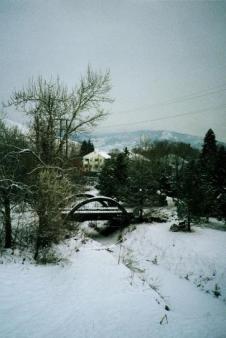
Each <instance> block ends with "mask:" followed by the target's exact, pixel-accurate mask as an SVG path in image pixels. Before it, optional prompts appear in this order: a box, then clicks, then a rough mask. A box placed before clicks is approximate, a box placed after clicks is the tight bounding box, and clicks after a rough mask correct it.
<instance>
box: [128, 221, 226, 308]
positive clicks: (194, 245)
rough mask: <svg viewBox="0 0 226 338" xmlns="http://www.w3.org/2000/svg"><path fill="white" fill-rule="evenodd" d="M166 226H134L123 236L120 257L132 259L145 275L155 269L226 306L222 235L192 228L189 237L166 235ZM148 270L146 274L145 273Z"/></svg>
mask: <svg viewBox="0 0 226 338" xmlns="http://www.w3.org/2000/svg"><path fill="white" fill-rule="evenodd" d="M169 226H170V223H164V224H159V223H152V224H143V225H139V226H137V229H136V230H135V231H133V232H131V233H127V235H126V236H125V241H124V243H123V246H122V256H123V255H125V257H126V256H127V255H132V256H133V258H134V259H135V261H137V262H138V264H139V265H140V266H142V268H145V271H146V273H147V274H150V275H153V273H154V271H153V269H155V268H156V267H157V275H158V272H159V270H160V269H163V270H164V271H165V273H167V272H170V273H171V274H174V275H176V276H178V277H179V278H184V279H186V280H188V281H191V282H192V283H194V284H195V285H196V286H197V287H199V288H200V289H201V290H203V291H205V292H207V293H210V294H213V295H214V293H215V291H216V290H215V289H216V288H217V289H218V290H219V292H220V297H219V299H221V300H222V301H224V302H225V303H226V249H225V245H226V232H222V231H217V230H212V229H202V228H200V227H193V231H192V232H191V233H180V232H178V233H173V232H169ZM149 270H150V271H149Z"/></svg>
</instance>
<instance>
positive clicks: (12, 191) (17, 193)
mask: <svg viewBox="0 0 226 338" xmlns="http://www.w3.org/2000/svg"><path fill="white" fill-rule="evenodd" d="M26 146H27V143H26V140H25V137H24V135H22V134H21V132H20V131H19V130H18V129H17V128H7V127H6V126H5V124H4V123H3V122H2V121H1V120H0V213H1V214H2V215H3V226H4V233H5V240H4V246H5V248H10V247H11V246H12V224H11V223H12V222H11V210H12V208H13V207H14V206H15V205H18V204H19V203H21V201H23V200H25V196H27V195H28V187H27V186H26V184H25V183H24V177H25V173H26V168H25V163H24V161H21V157H19V155H18V154H19V151H15V149H18V147H21V148H25V147H26Z"/></svg>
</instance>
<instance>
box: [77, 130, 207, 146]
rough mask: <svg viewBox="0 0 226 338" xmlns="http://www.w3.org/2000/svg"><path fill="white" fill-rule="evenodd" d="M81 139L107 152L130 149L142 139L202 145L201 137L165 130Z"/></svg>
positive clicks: (95, 134)
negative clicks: (87, 140)
mask: <svg viewBox="0 0 226 338" xmlns="http://www.w3.org/2000/svg"><path fill="white" fill-rule="evenodd" d="M81 138H82V139H83V138H85V139H86V138H87V139H88V138H91V140H92V142H93V143H94V144H95V146H96V147H97V148H100V149H104V150H105V151H109V150H111V149H115V148H117V149H123V148H124V147H129V148H130V149H131V148H133V147H135V146H136V145H138V144H139V143H140V141H141V140H142V139H150V140H151V141H163V140H168V141H174V142H184V143H189V144H191V145H192V146H193V147H195V148H200V147H201V145H202V141H203V140H202V137H198V136H192V135H188V134H181V133H177V132H174V131H166V130H138V131H130V132H109V133H102V134H101V133H93V134H91V135H81Z"/></svg>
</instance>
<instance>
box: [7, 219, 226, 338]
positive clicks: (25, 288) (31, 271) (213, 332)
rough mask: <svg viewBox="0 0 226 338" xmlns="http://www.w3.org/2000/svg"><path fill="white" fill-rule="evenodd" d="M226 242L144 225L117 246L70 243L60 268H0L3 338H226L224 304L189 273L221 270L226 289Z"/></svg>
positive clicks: (200, 232) (210, 234)
mask: <svg viewBox="0 0 226 338" xmlns="http://www.w3.org/2000/svg"><path fill="white" fill-rule="evenodd" d="M225 235H226V233H222V232H220V231H219V232H217V231H213V230H206V229H196V230H195V232H194V233H191V234H181V233H170V232H169V231H168V224H154V225H147V224H145V225H141V226H137V229H136V230H134V231H132V232H128V233H127V234H126V235H125V241H124V242H123V243H122V244H118V245H115V244H112V245H111V246H110V247H108V246H107V245H106V243H105V245H103V244H101V243H98V242H96V241H93V240H85V239H84V238H81V237H79V236H77V238H73V239H70V240H68V241H65V242H64V243H62V244H61V245H59V246H58V247H57V250H58V253H61V256H62V257H63V260H62V262H61V263H60V264H58V265H46V266H37V265H34V264H30V263H28V262H26V261H25V262H24V264H19V263H15V264H13V263H4V264H0V300H1V301H0V337H4V338H15V337H16V338H28V337H29V338H41V337H42V338H43V337H48V338H49V337H50V338H51V337H52V338H53V337H54V338H55V337H56V338H58V337H59V338H63V337H65V338H72V337H73V338H74V337H76V338H80V337H81V338H84V337H89V338H93V337H94V338H95V337H98V338H102V337H103V338H105V337H110V338H111V337H112V338H113V337H114V338H116V337H118V338H124V337H129V338H138V337H142V338H143V337H144V338H146V337H147V338H150V337H152V338H161V337H162V338H163V337H164V338H168V337H172V338H188V337H189V338H191V337H192V338H205V337H206V338H207V337H208V338H224V337H226V335H225V332H226V321H225V315H226V304H225V303H224V301H223V298H222V297H220V298H218V299H217V298H214V297H213V295H212V294H207V293H205V292H204V291H202V290H200V288H198V287H197V286H196V285H195V283H194V282H193V281H192V280H191V276H192V275H189V278H188V279H185V278H184V274H187V273H188V271H191V272H194V276H197V275H198V274H199V271H200V269H201V268H202V270H203V275H204V274H207V275H208V274H209V271H211V272H212V267H214V271H215V272H216V276H218V275H219V276H222V282H224V281H225V279H224V278H225V271H224V266H225V265H224V264H223V262H225V261H226V260H225V239H226V238H225ZM2 262H3V259H2ZM209 266H211V268H209ZM217 278H218V277H217ZM214 282H217V283H219V285H220V286H221V291H222V292H223V284H221V282H220V277H219V279H216V280H215V281H214ZM224 285H225V284H224ZM169 309H170V311H168V310H169Z"/></svg>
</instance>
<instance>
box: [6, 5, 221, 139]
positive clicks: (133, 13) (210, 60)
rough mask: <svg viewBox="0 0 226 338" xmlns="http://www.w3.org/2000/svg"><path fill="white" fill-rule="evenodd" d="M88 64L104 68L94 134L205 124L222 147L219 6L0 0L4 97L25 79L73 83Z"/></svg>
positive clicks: (197, 130) (194, 129)
mask: <svg viewBox="0 0 226 338" xmlns="http://www.w3.org/2000/svg"><path fill="white" fill-rule="evenodd" d="M88 63H90V64H91V65H92V66H93V68H94V69H101V70H105V69H110V71H111V78H112V86H113V89H112V97H114V99H115V102H114V103H113V104H111V105H110V106H109V112H110V115H109V117H108V118H107V119H106V120H105V121H104V122H103V123H102V124H101V125H100V126H99V129H98V130H99V131H103V132H107V131H118V130H120V131H121V130H125V131H126V130H135V129H147V128H150V129H154V130H155V129H167V130H173V131H179V132H184V133H189V134H194V135H201V136H203V135H204V134H205V132H206V131H207V130H208V129H209V128H210V127H211V128H212V129H213V130H214V131H215V133H216V136H217V138H218V139H219V140H223V141H226V1H223V2H221V1H213V2H206V1H193V2H191V1H189V2H186V1H180V2H175V1H168V2H162V1H161V2H160V1H150V0H111V1H110V0H102V1H101V0H61V1H60V0H49V1H48V0H45V1H42V0H33V1H32V0H27V1H24V0H0V100H1V101H6V100H7V99H8V97H9V95H10V93H11V92H12V91H13V90H14V89H20V88H21V87H22V86H23V85H25V84H26V83H27V81H28V79H29V78H31V77H32V76H33V77H36V76H38V75H42V76H43V77H47V78H50V76H53V77H55V76H57V75H59V77H60V79H61V80H62V81H63V82H65V84H67V85H68V86H69V87H70V86H73V85H74V84H76V82H78V80H79V78H80V75H81V74H84V72H85V70H86V68H87V64H88ZM9 117H10V118H11V119H13V120H15V121H22V120H23V118H22V116H21V115H20V114H18V113H16V112H11V113H10V115H9Z"/></svg>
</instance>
